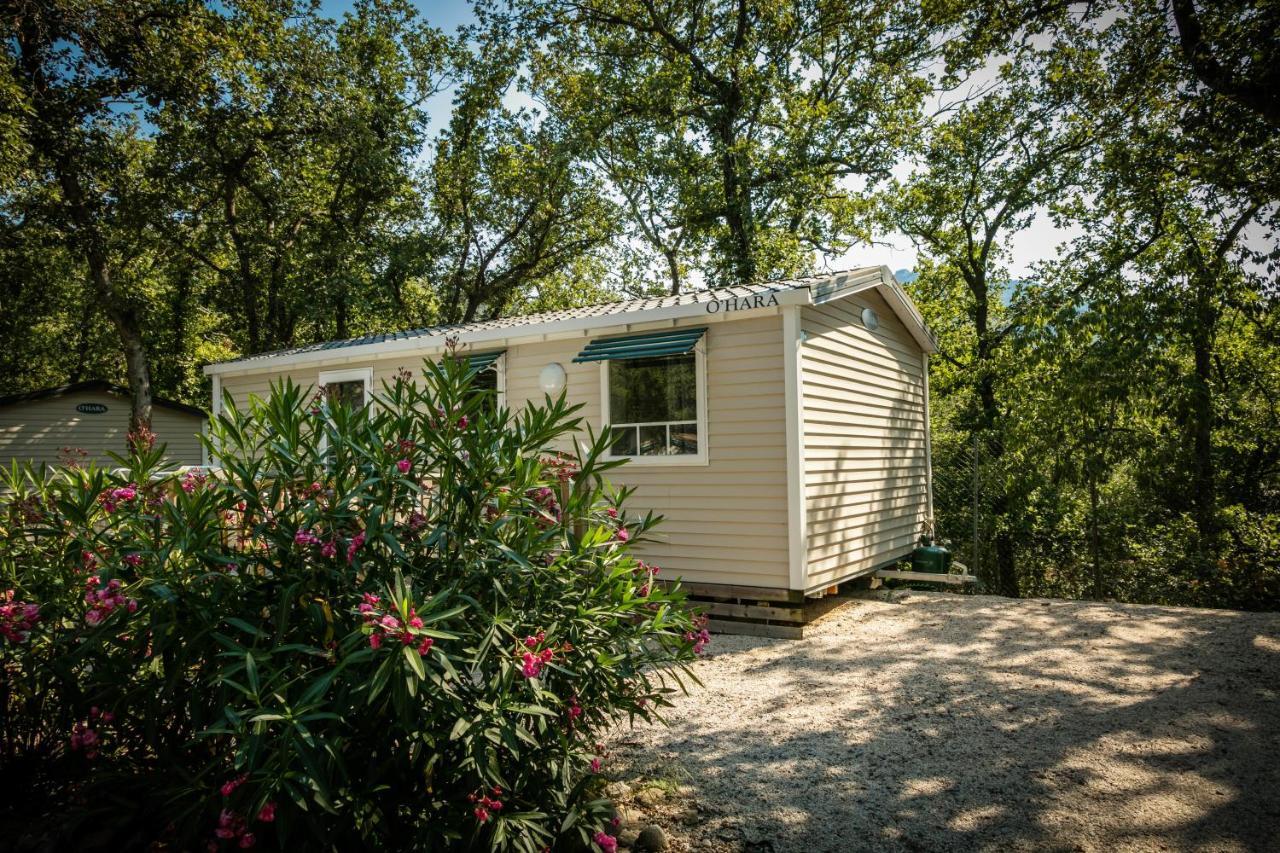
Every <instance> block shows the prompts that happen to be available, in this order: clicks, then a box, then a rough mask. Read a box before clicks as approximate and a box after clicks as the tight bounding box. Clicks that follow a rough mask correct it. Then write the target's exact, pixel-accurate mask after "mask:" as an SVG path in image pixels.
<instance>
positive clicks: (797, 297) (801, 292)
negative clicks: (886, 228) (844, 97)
mask: <svg viewBox="0 0 1280 853" xmlns="http://www.w3.org/2000/svg"><path fill="white" fill-rule="evenodd" d="M754 295H755V294H753V296H754ZM760 295H761V296H767V295H772V296H774V297H776V299H777V306H778V307H779V308H780V307H783V306H788V305H809V304H811V303H812V298H811V296H810V293H809V288H807V287H798V288H788V289H786V290H776V291H771V292H767V293H762V294H760ZM739 298H747V297H739ZM719 301H721V302H723V301H724V300H719ZM711 304H713V303H712V302H710V301H702V302H690V303H687V304H685V305H670V306H667V307H665V308H651V309H649V310H647V311H628V312H626V313H624V314H603V315H593V316H590V317H570V318H568V319H564V320H549V321H546V322H542V323H530V324H528V325H519V326H506V327H503V328H501V329H477V330H476V331H473V332H461V333H458V334H457V335H447V334H438V335H425V336H422V337H416V338H402V339H400V340H395V341H382V342H380V343H376V344H361V345H356V346H350V347H337V348H334V349H328V350H315V351H312V352H301V353H285V354H282V355H278V356H269V357H264V358H255V359H252V360H250V361H228V362H223V363H221V364H208V365H205V367H204V372H205V374H206V375H209V376H216V375H220V374H221V375H227V374H241V373H262V372H264V371H272V370H279V369H282V368H287V367H295V366H298V365H309V364H310V365H314V364H324V363H328V364H342V363H345V362H352V361H365V360H368V359H375V358H386V357H388V356H394V355H399V354H403V353H423V354H428V353H431V352H434V351H443V350H444V348H445V342H446V340H448V339H449V338H451V337H452V338H456V340H457V342H458V343H459V344H460V345H467V346H472V347H480V346H482V345H489V346H495V345H498V344H502V345H506V346H513V345H515V344H519V343H529V342H534V341H543V340H555V339H556V338H565V337H579V336H586V335H587V334H589V333H597V332H600V333H602V332H606V331H610V330H615V329H619V328H627V327H630V326H636V325H641V324H647V323H660V322H664V321H675V320H682V319H687V318H690V317H700V318H703V319H705V320H707V321H709V322H714V321H718V320H746V319H749V318H751V317H758V316H766V315H769V314H776V313H777V309H776V308H774V307H773V306H772V305H771V306H769V307H761V308H749V309H743V310H740V311H718V312H715V313H710V312H708V311H707V306H708V305H711Z"/></svg>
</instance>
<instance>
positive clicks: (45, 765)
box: [0, 359, 707, 851]
mask: <svg viewBox="0 0 1280 853" xmlns="http://www.w3.org/2000/svg"><path fill="white" fill-rule="evenodd" d="M580 426H581V423H580V419H579V418H578V417H576V411H575V408H574V407H569V406H567V405H566V403H565V401H564V399H563V396H562V397H561V398H560V399H559V400H551V399H549V398H548V399H547V400H546V402H545V404H544V405H541V406H538V407H531V408H528V409H526V410H524V411H522V412H520V413H519V414H513V413H511V412H509V411H507V410H502V409H499V408H498V407H497V406H496V402H495V400H494V399H493V398H492V395H491V394H489V393H488V392H483V391H480V390H478V389H473V388H472V385H471V376H470V375H469V374H468V371H467V369H466V367H465V365H464V363H463V362H462V361H461V360H455V359H445V360H444V362H443V363H441V364H436V363H428V364H427V365H426V367H425V370H424V374H423V376H422V377H420V378H419V380H418V381H417V382H416V383H414V382H411V381H410V377H409V376H407V375H402V376H401V377H399V378H398V379H397V380H396V381H395V382H393V383H389V384H386V385H384V386H383V389H382V391H381V392H380V393H379V394H378V395H377V398H376V401H375V404H374V405H373V406H370V407H366V408H362V409H352V408H349V407H347V406H345V405H343V404H341V403H339V402H337V401H336V400H334V401H331V400H329V399H328V398H327V397H326V396H325V395H324V394H323V393H322V394H319V395H315V394H313V393H312V392H311V391H310V389H307V390H304V389H300V388H298V387H296V386H294V385H292V384H284V385H280V386H277V387H275V388H274V389H273V392H272V394H271V397H270V399H268V400H265V401H257V400H255V401H253V402H251V403H250V404H249V405H248V406H247V407H244V408H237V407H236V406H234V405H232V403H231V401H230V400H227V401H226V405H225V407H224V413H223V414H222V415H221V416H220V417H219V418H218V419H217V420H216V421H215V422H214V423H212V424H211V427H210V431H209V437H208V438H209V445H210V448H211V450H212V451H213V452H214V454H215V456H216V460H217V463H218V464H217V466H215V467H214V468H213V469H211V470H210V471H208V472H205V471H200V470H191V471H186V472H182V473H170V474H165V473H162V472H161V470H160V467H161V460H162V458H163V453H162V449H161V448H159V447H152V446H151V442H150V441H149V440H148V439H147V437H146V436H134V437H133V442H132V451H131V453H130V454H129V456H128V457H127V458H121V459H120V460H119V462H120V465H121V468H120V469H119V470H104V469H102V468H96V467H93V466H85V465H81V464H74V463H72V464H68V465H66V466H64V467H61V468H59V469H57V470H54V471H52V472H50V473H41V472H38V471H35V470H32V469H22V468H14V469H13V470H11V471H9V472H8V473H7V474H6V475H5V482H4V483H3V484H0V490H2V491H3V495H0V524H2V525H3V530H2V531H0V534H2V536H0V591H2V593H3V599H4V600H3V601H0V661H2V662H3V666H4V677H3V682H2V683H0V713H3V718H2V719H0V735H2V736H3V744H2V745H0V749H2V755H0V761H2V762H3V773H4V778H5V780H6V783H7V785H8V786H11V788H12V790H14V791H17V792H24V793H22V794H15V795H14V797H12V798H11V799H10V804H11V805H13V804H15V803H17V804H18V807H20V808H22V809H24V810H25V814H26V818H27V819H28V824H41V825H42V826H43V829H42V832H44V833H45V840H46V841H47V842H49V843H52V844H54V846H57V847H70V846H72V845H74V846H75V847H76V848H77V849H92V848H95V847H96V848H102V849H108V848H109V849H129V848H150V849H171V850H189V849H205V848H207V849H209V850H218V849H223V850H227V849H240V848H250V847H260V848H274V847H278V848H282V849H286V848H287V849H295V850H296V849H321V848H322V849H341V850H346V849H376V850H406V849H419V850H445V849H448V850H453V849H460V850H470V849H495V850H519V851H538V850H545V849H549V848H550V849H561V848H570V847H577V848H579V849H582V848H586V847H589V846H592V845H594V846H597V847H602V848H604V849H611V848H612V841H611V839H610V838H608V837H607V836H606V835H604V834H601V833H602V832H607V830H608V823H607V821H606V816H607V814H608V808H609V804H608V803H607V802H606V801H604V800H602V799H599V798H598V794H599V790H600V787H601V786H600V785H599V781H598V780H599V777H598V773H599V772H600V769H601V764H602V762H607V756H606V755H605V754H603V751H602V748H601V747H600V746H599V745H598V743H597V741H598V740H599V739H600V733H601V731H602V730H603V729H604V728H605V727H606V726H608V725H611V724H614V723H616V722H619V721H622V720H626V719H628V718H632V719H634V718H643V719H652V718H657V717H659V715H660V714H661V711H662V709H663V708H664V707H665V706H668V705H669V702H668V697H669V695H670V694H671V692H672V691H674V690H678V689H682V688H683V686H684V685H683V682H682V680H681V679H682V677H683V676H685V675H687V669H686V667H687V664H688V663H689V662H690V661H691V660H693V658H694V656H695V655H696V654H697V652H698V651H700V650H701V648H702V646H703V644H705V642H706V639H707V637H706V633H705V629H704V628H703V627H702V625H701V624H699V620H698V619H697V618H696V617H694V616H692V615H691V614H690V612H689V610H688V609H687V608H686V607H685V602H684V598H683V594H682V593H681V592H680V590H679V589H678V587H676V586H674V585H673V586H666V585H661V584H658V583H656V582H655V579H654V575H655V574H656V572H657V569H656V568H655V567H652V566H648V565H646V564H645V563H643V562H642V561H640V560H638V559H637V558H636V557H635V556H634V555H633V554H632V553H631V550H630V546H631V544H632V543H634V542H635V541H636V540H637V539H638V538H640V537H642V536H644V534H645V533H646V532H647V531H648V530H649V529H650V528H651V526H652V525H653V524H654V523H655V519H654V518H653V517H651V516H646V517H644V518H632V519H630V520H628V519H627V517H626V516H625V515H624V513H623V504H624V501H625V499H626V497H627V493H626V490H614V489H613V488H612V487H611V486H610V485H609V484H608V482H607V481H606V480H605V478H604V477H603V475H604V473H605V472H606V471H607V470H608V469H609V468H610V467H612V466H613V465H614V464H616V463H612V462H609V463H606V462H603V461H602V454H603V452H604V449H605V442H604V441H603V440H601V439H600V438H597V437H595V436H592V435H591V434H590V433H587V434H586V435H585V436H584V437H583V438H582V444H581V446H578V450H577V451H576V453H574V454H572V455H569V456H561V455H558V454H557V453H556V452H555V451H554V450H553V448H556V447H566V446H573V445H569V444H567V442H568V440H569V438H570V437H572V436H577V435H580V433H579V432H578V430H579V427H580ZM42 814H43V815H45V816H46V819H44V820H41V818H40V817H39V816H40V815H42Z"/></svg>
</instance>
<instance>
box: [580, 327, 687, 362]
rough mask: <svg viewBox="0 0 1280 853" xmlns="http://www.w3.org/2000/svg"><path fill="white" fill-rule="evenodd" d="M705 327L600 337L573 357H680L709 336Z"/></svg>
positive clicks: (608, 358) (594, 358) (581, 358)
mask: <svg viewBox="0 0 1280 853" xmlns="http://www.w3.org/2000/svg"><path fill="white" fill-rule="evenodd" d="M706 331H707V328H706V326H699V327H697V328H680V329H666V330H664V331H661V332H649V333H648V334H643V335H628V336H625V337H618V338H600V339H598V340H594V341H592V342H591V343H589V344H587V345H586V347H584V348H583V350H582V352H580V353H578V355H577V357H576V358H574V362H575V363H579V362H584V361H608V360H610V359H615V358H655V357H657V356H662V355H679V354H680V353H686V352H689V351H690V350H691V349H693V348H694V347H695V346H697V343H698V341H700V340H702V336H703V335H704V334H705V333H706Z"/></svg>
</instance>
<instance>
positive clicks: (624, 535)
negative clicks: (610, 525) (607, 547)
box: [614, 527, 631, 542]
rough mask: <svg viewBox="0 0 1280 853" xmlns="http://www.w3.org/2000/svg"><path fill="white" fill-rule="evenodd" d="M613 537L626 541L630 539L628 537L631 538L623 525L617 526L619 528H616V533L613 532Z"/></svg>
mask: <svg viewBox="0 0 1280 853" xmlns="http://www.w3.org/2000/svg"><path fill="white" fill-rule="evenodd" d="M614 537H615V538H616V539H617V540H618V541H619V542H626V541H627V540H628V539H630V538H631V534H630V533H628V532H627V528H625V527H619V528H618V532H617V533H616V534H614Z"/></svg>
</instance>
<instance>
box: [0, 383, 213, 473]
mask: <svg viewBox="0 0 1280 853" xmlns="http://www.w3.org/2000/svg"><path fill="white" fill-rule="evenodd" d="M81 403H100V404H102V405H104V406H106V407H107V411H105V412H103V413H102V414H96V415H95V414H83V413H81V412H77V411H76V406H78V405H80V404H81ZM151 427H152V430H153V431H154V432H155V434H156V437H157V440H158V441H159V443H161V444H164V445H166V446H167V452H168V459H169V460H170V461H171V462H172V463H173V464H175V465H199V464H200V440H199V439H198V438H197V437H196V436H197V435H198V434H199V433H200V430H201V429H202V428H203V427H204V419H203V418H199V417H196V416H195V415H190V414H187V413H185V412H177V411H174V410H172V409H166V408H163V407H161V406H155V407H154V408H153V409H152V410H151ZM128 432H129V401H128V400H126V399H124V398H122V397H117V396H116V395H114V394H104V393H99V392H88V393H78V394H66V395H63V396H61V397H49V398H47V399H44V400H32V401H30V402H26V403H15V404H13V405H10V406H3V407H0V464H3V465H5V466H6V467H8V466H9V464H10V463H11V462H12V460H13V459H15V458H16V459H21V460H31V461H32V462H37V463H45V464H57V462H58V454H59V452H60V451H61V449H62V448H63V447H78V448H80V449H82V450H84V451H86V452H87V453H88V454H89V457H90V458H91V459H92V460H93V461H95V462H97V463H98V464H100V465H114V464H115V462H114V461H113V460H112V459H111V458H110V457H109V456H107V452H108V451H111V452H113V453H123V452H124V449H125V447H124V445H125V435H126V434H127V433H128Z"/></svg>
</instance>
